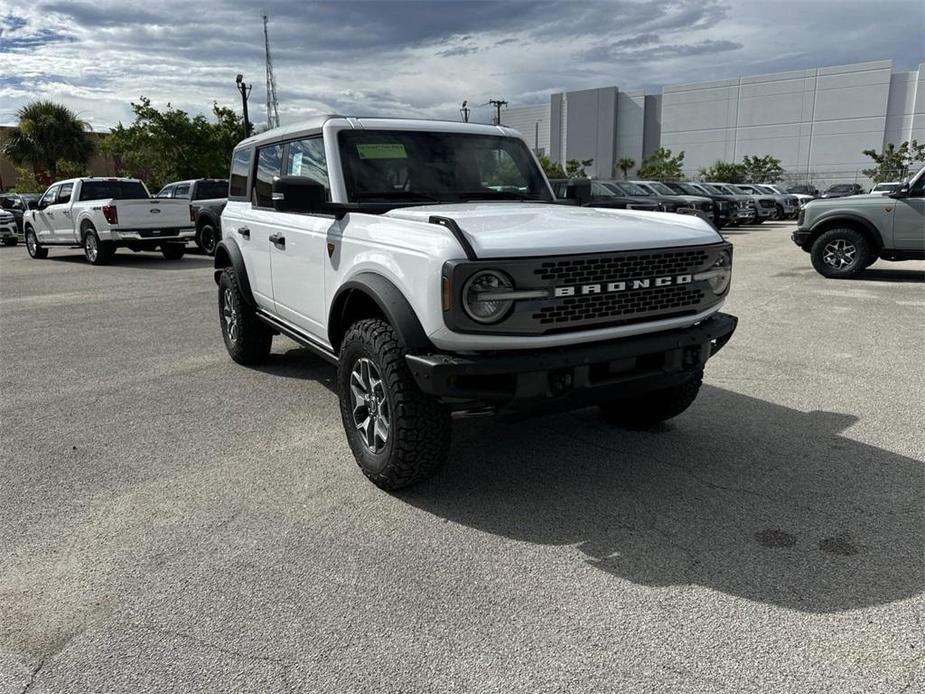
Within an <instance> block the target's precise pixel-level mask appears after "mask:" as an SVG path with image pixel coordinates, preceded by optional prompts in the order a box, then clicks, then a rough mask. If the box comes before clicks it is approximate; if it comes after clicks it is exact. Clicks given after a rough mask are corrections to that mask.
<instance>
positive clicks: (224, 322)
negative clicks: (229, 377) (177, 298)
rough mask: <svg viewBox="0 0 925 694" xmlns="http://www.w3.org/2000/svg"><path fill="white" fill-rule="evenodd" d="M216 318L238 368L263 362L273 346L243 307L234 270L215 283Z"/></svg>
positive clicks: (267, 331) (263, 328)
mask: <svg viewBox="0 0 925 694" xmlns="http://www.w3.org/2000/svg"><path fill="white" fill-rule="evenodd" d="M218 318H219V321H220V322H221V326H222V338H223V339H224V340H225V349H227V350H228V354H229V355H230V356H231V358H232V359H234V360H235V361H236V362H237V363H239V364H244V365H245V366H250V365H252V364H259V363H261V362H262V361H265V360H266V358H267V356H268V355H269V354H270V348H271V347H272V346H273V333H272V332H271V330H270V329H269V328H268V327H267V326H266V325H264V324H263V323H261V322H260V319H259V318H257V312H256V311H255V310H254V307H253V306H251V305H250V304H248V303H247V301H246V300H245V299H244V295H243V294H242V293H241V288H240V287H239V286H238V278H237V276H236V275H235V274H234V269H233V268H230V267H226V268H225V269H224V270H223V271H222V274H221V277H219V280H218Z"/></svg>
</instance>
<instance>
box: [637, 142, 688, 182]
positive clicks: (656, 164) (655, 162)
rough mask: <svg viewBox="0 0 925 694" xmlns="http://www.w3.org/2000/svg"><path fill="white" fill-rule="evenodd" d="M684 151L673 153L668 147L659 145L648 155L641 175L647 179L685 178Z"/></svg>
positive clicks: (670, 179)
mask: <svg viewBox="0 0 925 694" xmlns="http://www.w3.org/2000/svg"><path fill="white" fill-rule="evenodd" d="M683 167H684V152H683V151H681V152H678V154H677V156H675V155H673V154H672V152H671V150H670V149H668V148H667V147H659V148H658V149H657V150H655V152H653V153H652V154H650V155H649V156H648V157H646V158H645V159H644V160H643V162H642V166H641V167H640V168H639V176H640V178H643V179H645V180H647V181H680V180H682V179H683V178H684V172H683Z"/></svg>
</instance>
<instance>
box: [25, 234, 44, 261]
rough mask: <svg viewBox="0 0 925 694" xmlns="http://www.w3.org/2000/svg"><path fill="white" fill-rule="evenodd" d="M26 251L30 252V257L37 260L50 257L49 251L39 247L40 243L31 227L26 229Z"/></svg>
mask: <svg viewBox="0 0 925 694" xmlns="http://www.w3.org/2000/svg"><path fill="white" fill-rule="evenodd" d="M26 250H27V251H29V257H30V258H35V259H36V260H41V259H42V258H47V257H48V249H47V248H42V247H41V246H40V245H39V241H38V239H37V238H35V232H34V231H33V230H32V229H31V227H29V228H26Z"/></svg>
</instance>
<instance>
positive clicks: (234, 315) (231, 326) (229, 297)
mask: <svg viewBox="0 0 925 694" xmlns="http://www.w3.org/2000/svg"><path fill="white" fill-rule="evenodd" d="M222 318H223V319H224V320H225V333H226V334H227V335H228V339H229V340H230V341H231V342H237V341H238V312H237V311H236V310H235V307H234V295H233V294H232V293H231V289H225V293H224V295H223V300H222Z"/></svg>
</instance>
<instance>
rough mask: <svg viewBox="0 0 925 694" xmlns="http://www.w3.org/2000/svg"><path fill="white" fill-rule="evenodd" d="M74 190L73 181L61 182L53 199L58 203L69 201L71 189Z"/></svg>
mask: <svg viewBox="0 0 925 694" xmlns="http://www.w3.org/2000/svg"><path fill="white" fill-rule="evenodd" d="M72 190H74V184H73V183H62V184H61V188H60V189H59V190H58V197H57V198H56V199H55V202H57V203H58V204H59V205H60V204H63V203H66V202H70V201H71V191H72Z"/></svg>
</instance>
